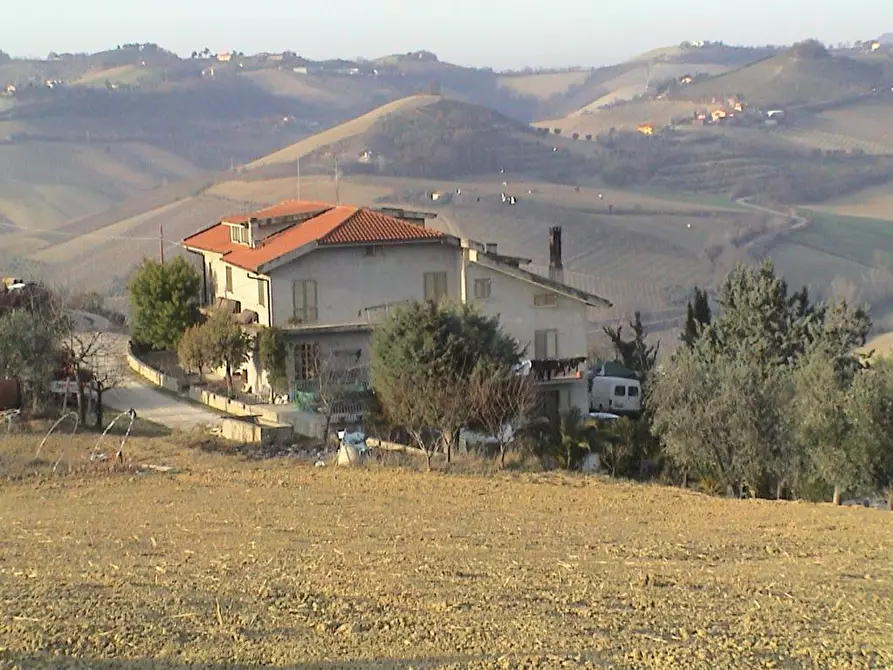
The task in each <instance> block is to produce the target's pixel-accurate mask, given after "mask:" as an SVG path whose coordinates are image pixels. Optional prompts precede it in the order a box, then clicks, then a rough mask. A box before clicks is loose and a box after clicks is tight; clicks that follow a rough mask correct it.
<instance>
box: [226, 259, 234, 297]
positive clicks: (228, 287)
mask: <svg viewBox="0 0 893 670" xmlns="http://www.w3.org/2000/svg"><path fill="white" fill-rule="evenodd" d="M225 287H226V290H227V291H228V292H230V293H232V291H233V269H232V268H231V267H230V266H229V265H227V266H226V284H225Z"/></svg>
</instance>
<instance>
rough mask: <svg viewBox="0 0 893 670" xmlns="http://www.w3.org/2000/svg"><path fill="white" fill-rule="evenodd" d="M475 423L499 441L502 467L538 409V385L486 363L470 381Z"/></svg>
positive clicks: (509, 370) (499, 365) (531, 380)
mask: <svg viewBox="0 0 893 670" xmlns="http://www.w3.org/2000/svg"><path fill="white" fill-rule="evenodd" d="M471 393H472V399H473V407H474V409H473V412H474V417H475V420H476V422H477V423H478V424H479V425H480V426H481V427H482V428H483V429H484V430H486V431H487V433H488V435H491V436H492V437H493V438H495V439H496V444H497V447H498V458H499V467H505V454H506V452H507V451H508V450H509V449H510V448H511V447H512V446H513V445H514V444H515V442H516V440H517V438H518V436H519V435H520V434H521V433H522V430H523V428H524V427H525V426H526V425H527V424H528V423H529V422H530V421H531V420H532V419H533V418H534V415H535V413H536V409H537V402H536V384H535V382H534V380H533V377H532V376H531V375H521V374H518V373H516V372H515V371H514V370H513V369H512V368H511V367H510V366H508V365H505V364H501V363H483V364H481V365H479V366H477V368H476V369H475V372H474V375H473V377H472V382H471Z"/></svg>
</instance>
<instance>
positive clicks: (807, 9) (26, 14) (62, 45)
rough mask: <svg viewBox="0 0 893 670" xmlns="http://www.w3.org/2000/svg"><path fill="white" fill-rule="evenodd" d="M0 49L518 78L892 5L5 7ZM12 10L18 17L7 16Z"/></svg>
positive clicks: (889, 11)
mask: <svg viewBox="0 0 893 670" xmlns="http://www.w3.org/2000/svg"><path fill="white" fill-rule="evenodd" d="M9 4H10V5H13V4H14V5H15V6H14V8H13V7H12V6H10V7H8V8H7V10H6V11H4V12H3V15H2V17H0V49H2V50H4V51H6V52H8V53H10V54H12V55H14V56H39V57H46V55H47V54H48V53H49V52H50V51H57V52H60V53H64V52H72V53H73V52H95V51H102V50H105V49H109V48H114V47H115V46H116V45H118V44H124V43H129V42H154V43H156V44H158V45H160V46H162V47H164V48H166V49H170V50H172V51H176V52H177V53H180V54H185V55H188V54H189V53H190V52H192V51H195V50H201V49H203V48H205V47H208V48H210V49H211V50H212V51H215V52H216V51H230V50H233V49H236V50H238V51H243V52H246V53H256V52H260V51H268V52H280V51H285V50H290V51H295V52H297V53H298V54H300V55H301V56H304V57H306V58H310V59H314V60H320V59H325V58H336V57H340V58H357V57H364V58H374V57H378V56H383V55H387V54H391V53H406V52H409V51H417V50H421V49H425V50H428V51H433V52H434V53H436V54H437V55H438V57H439V58H440V59H441V60H445V61H449V62H453V63H458V64H461V65H473V66H477V67H485V66H486V67H492V68H494V69H509V68H512V69H515V68H523V67H526V66H531V67H561V66H572V65H583V66H594V65H605V64H609V63H614V62H618V61H621V60H624V59H626V58H630V57H632V56H634V55H637V54H639V53H642V52H645V51H649V50H651V49H654V48H658V47H662V46H669V45H673V44H678V43H679V42H682V41H686V40H688V41H694V40H710V41H723V42H725V43H726V44H790V43H792V42H796V41H799V40H802V39H806V38H810V37H816V38H818V39H821V40H822V41H824V42H831V43H834V44H836V43H838V42H853V41H857V40H866V39H872V38H875V37H878V36H879V35H880V34H881V33H886V32H893V2H891V1H890V0H847V1H846V2H844V1H843V0H746V1H743V2H733V1H728V0H725V1H724V0H718V1H716V2H710V0H675V1H674V2H666V1H665V0H664V1H658V0H549V1H547V2H532V1H531V0H449V1H448V2H444V1H440V2H437V1H435V0H238V1H236V0H141V1H138V2H133V1H131V2H125V1H124V0H113V1H110V0H42V1H41V2H23V1H21V0H19V1H18V2H16V1H15V0H9ZM10 10H12V11H10Z"/></svg>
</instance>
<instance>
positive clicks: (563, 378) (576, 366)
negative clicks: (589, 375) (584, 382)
mask: <svg viewBox="0 0 893 670" xmlns="http://www.w3.org/2000/svg"><path fill="white" fill-rule="evenodd" d="M586 369H587V358H586V357H585V356H580V357H577V358H539V359H534V360H532V361H530V372H531V374H533V376H534V378H535V379H536V381H537V382H540V383H544V384H549V383H553V384H554V383H560V382H569V381H575V380H578V379H583V378H584V377H585V376H586Z"/></svg>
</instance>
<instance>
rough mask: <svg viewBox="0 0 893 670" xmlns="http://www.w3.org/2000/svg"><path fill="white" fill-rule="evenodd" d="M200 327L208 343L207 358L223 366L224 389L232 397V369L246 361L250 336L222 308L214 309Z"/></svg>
mask: <svg viewBox="0 0 893 670" xmlns="http://www.w3.org/2000/svg"><path fill="white" fill-rule="evenodd" d="M201 328H202V329H203V331H204V334H203V338H206V342H207V345H208V352H209V357H208V359H209V361H210V363H211V364H212V365H214V366H216V367H222V368H224V373H225V376H226V391H227V393H228V394H229V397H230V398H232V397H234V395H235V389H234V388H233V370H238V369H239V368H241V367H242V365H243V364H244V363H246V362H247V361H248V359H249V357H250V354H251V345H252V342H251V338H250V337H249V336H248V334H247V333H245V332H244V331H243V330H242V326H240V325H239V324H238V323H236V321H235V320H234V319H233V315H232V314H229V313H228V312H226V311H224V310H222V309H218V310H215V311H214V313H213V314H212V315H211V318H210V319H208V320H207V321H206V322H205V323H204V324H203V325H202V326H201Z"/></svg>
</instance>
